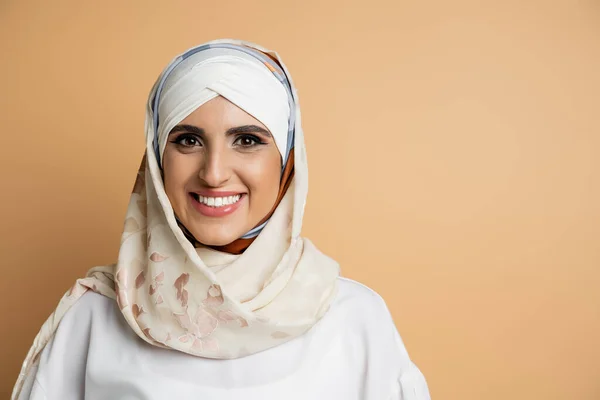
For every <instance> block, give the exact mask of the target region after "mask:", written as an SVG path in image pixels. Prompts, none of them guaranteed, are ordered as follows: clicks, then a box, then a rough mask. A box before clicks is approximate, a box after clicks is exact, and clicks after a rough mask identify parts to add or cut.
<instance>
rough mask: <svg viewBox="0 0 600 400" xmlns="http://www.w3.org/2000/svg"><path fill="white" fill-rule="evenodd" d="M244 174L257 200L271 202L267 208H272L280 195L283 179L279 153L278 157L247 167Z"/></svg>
mask: <svg viewBox="0 0 600 400" xmlns="http://www.w3.org/2000/svg"><path fill="white" fill-rule="evenodd" d="M242 173H243V174H244V175H243V176H244V177H245V180H246V182H247V185H248V186H249V189H250V191H251V194H252V195H254V197H255V200H260V201H261V202H267V203H268V202H270V204H265V206H266V207H271V206H272V205H273V203H274V202H275V200H276V198H277V193H279V183H280V182H279V181H280V178H281V162H280V161H279V153H277V157H272V156H270V157H268V158H267V157H266V158H265V159H262V160H260V161H259V162H255V163H252V164H250V165H247V166H246V168H244V169H243V172H242Z"/></svg>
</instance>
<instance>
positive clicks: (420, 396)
mask: <svg viewBox="0 0 600 400" xmlns="http://www.w3.org/2000/svg"><path fill="white" fill-rule="evenodd" d="M389 400H431V397H430V396H429V388H428V387H427V382H426V381H425V376H423V374H422V373H421V371H420V370H419V368H417V366H416V365H415V364H413V363H412V362H411V363H410V366H409V367H408V368H407V369H406V370H404V371H403V372H402V374H401V375H400V377H399V378H398V382H397V384H396V385H395V392H394V393H393V395H392V397H390V399H389Z"/></svg>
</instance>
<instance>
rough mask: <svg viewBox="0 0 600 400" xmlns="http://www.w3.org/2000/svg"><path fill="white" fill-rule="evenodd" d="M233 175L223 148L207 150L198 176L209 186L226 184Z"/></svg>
mask: <svg viewBox="0 0 600 400" xmlns="http://www.w3.org/2000/svg"><path fill="white" fill-rule="evenodd" d="M231 175H232V169H231V166H230V165H229V163H228V160H227V155H226V154H224V151H222V150H221V149H214V148H213V149H211V150H209V151H206V153H205V155H204V157H203V160H202V166H201V168H200V171H199V174H198V176H199V177H200V179H201V180H202V181H204V183H205V184H206V185H207V186H209V187H215V188H217V187H221V186H224V185H225V184H226V183H227V182H228V181H229V179H230V178H231Z"/></svg>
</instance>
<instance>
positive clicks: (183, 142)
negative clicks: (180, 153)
mask: <svg viewBox="0 0 600 400" xmlns="http://www.w3.org/2000/svg"><path fill="white" fill-rule="evenodd" d="M173 143H176V144H178V145H180V146H183V147H196V146H202V143H200V140H199V139H198V138H197V137H196V136H193V135H189V134H183V135H180V136H178V137H177V138H176V139H175V140H173Z"/></svg>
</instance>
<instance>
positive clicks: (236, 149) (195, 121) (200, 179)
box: [163, 96, 285, 253]
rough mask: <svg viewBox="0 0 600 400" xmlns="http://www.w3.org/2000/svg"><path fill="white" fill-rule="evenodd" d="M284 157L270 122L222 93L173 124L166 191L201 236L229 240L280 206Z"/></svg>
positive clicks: (218, 242) (205, 240)
mask: <svg viewBox="0 0 600 400" xmlns="http://www.w3.org/2000/svg"><path fill="white" fill-rule="evenodd" d="M284 151H285V149H284ZM282 158H283V156H282V154H281V153H280V151H279V150H278V148H277V145H276V143H275V141H274V140H273V137H272V136H271V134H270V133H269V131H268V129H267V127H265V126H264V125H263V124H262V123H261V122H260V121H258V120H257V119H255V118H254V117H252V116H251V115H250V114H248V113H246V112H245V111H244V110H242V109H241V108H239V107H237V106H236V105H234V104H233V103H231V102H230V101H228V100H226V99H225V98H223V97H221V96H219V97H216V98H214V99H212V100H210V101H208V102H207V103H205V104H203V105H202V106H200V107H199V108H198V109H196V110H195V111H194V112H192V113H191V114H190V115H189V116H187V117H186V118H185V119H184V120H183V121H181V123H180V124H178V125H177V126H175V127H174V128H173V129H172V130H171V132H170V134H169V141H168V144H167V145H166V147H165V153H164V161H163V164H164V182H165V191H166V193H167V196H168V197H169V201H170V202H171V204H172V206H173V210H174V211H175V215H177V217H178V219H179V221H180V222H181V224H182V225H183V226H185V227H186V228H187V231H188V232H189V233H190V234H191V235H192V237H193V238H195V239H196V241H197V242H199V243H202V244H205V245H209V246H225V245H228V244H230V243H232V242H234V241H235V240H236V239H238V238H241V237H242V236H243V235H244V234H245V233H247V232H249V231H250V230H251V229H252V228H254V227H255V226H258V225H260V223H261V222H262V220H263V219H264V218H265V216H266V215H268V214H269V213H270V211H271V210H273V209H274V207H275V206H276V200H277V195H278V193H279V187H280V181H281V179H280V178H281V165H282ZM230 247H233V246H230ZM239 250H240V249H237V250H236V251H235V252H236V253H239Z"/></svg>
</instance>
